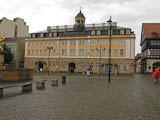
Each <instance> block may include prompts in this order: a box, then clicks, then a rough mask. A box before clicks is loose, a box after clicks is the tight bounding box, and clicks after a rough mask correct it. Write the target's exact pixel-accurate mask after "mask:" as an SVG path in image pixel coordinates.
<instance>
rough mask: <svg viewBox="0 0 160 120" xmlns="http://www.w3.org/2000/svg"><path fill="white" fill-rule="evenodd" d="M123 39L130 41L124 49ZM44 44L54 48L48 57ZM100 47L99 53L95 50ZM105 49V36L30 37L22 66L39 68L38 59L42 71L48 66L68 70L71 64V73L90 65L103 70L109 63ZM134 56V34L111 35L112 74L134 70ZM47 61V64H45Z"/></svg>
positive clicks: (106, 46) (107, 46) (37, 69)
mask: <svg viewBox="0 0 160 120" xmlns="http://www.w3.org/2000/svg"><path fill="white" fill-rule="evenodd" d="M55 41H56V43H55ZM64 41H65V42H64ZM126 41H129V42H128V43H129V46H130V47H129V49H127V48H126V47H127V44H126ZM71 42H72V43H71ZM47 47H53V49H51V52H50V56H49V50H48V49H46V48H47ZM100 49H101V52H100V51H99V52H98V53H97V51H98V50H100ZM121 50H122V51H123V54H122V51H121ZM37 51H38V52H37ZM108 51H109V36H108V35H99V36H86V37H85V36H84V37H80V36H79V37H47V38H30V39H27V40H26V45H25V67H28V68H32V69H34V70H35V71H39V62H41V64H43V69H42V71H44V72H47V71H48V67H49V70H50V71H51V72H56V71H65V72H69V71H70V67H71V66H70V65H71V64H72V63H73V64H74V65H75V68H74V72H84V71H86V70H87V67H88V66H90V65H92V66H93V72H94V73H106V72H108V71H107V69H108V66H107V64H108V63H109V62H108V59H109V54H108ZM127 51H129V53H128V54H129V56H126V52H127ZM120 53H121V54H120ZM134 55H135V35H112V43H111V64H112V69H113V70H112V73H114V74H131V73H133V72H134ZM49 61H50V65H49V66H48V62H49ZM73 64H72V65H73ZM100 64H101V66H100Z"/></svg>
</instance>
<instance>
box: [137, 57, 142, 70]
mask: <svg viewBox="0 0 160 120" xmlns="http://www.w3.org/2000/svg"><path fill="white" fill-rule="evenodd" d="M141 72H142V71H141V59H139V60H137V61H136V73H141Z"/></svg>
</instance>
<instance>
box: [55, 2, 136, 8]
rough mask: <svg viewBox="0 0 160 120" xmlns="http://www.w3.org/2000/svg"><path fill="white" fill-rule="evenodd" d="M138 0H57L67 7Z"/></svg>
mask: <svg viewBox="0 0 160 120" xmlns="http://www.w3.org/2000/svg"><path fill="white" fill-rule="evenodd" d="M135 1H137V0H65V1H64V0H56V3H57V5H59V6H62V7H63V8H66V9H76V8H77V6H82V7H83V6H86V7H92V8H93V7H95V8H96V7H97V6H99V5H103V4H106V6H107V5H109V4H112V3H118V4H125V3H130V2H135Z"/></svg>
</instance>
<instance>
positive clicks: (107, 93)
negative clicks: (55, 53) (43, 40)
mask: <svg viewBox="0 0 160 120" xmlns="http://www.w3.org/2000/svg"><path fill="white" fill-rule="evenodd" d="M53 78H58V79H59V80H60V77H58V76H56V77H53V76H37V75H36V76H34V81H33V82H34V83H33V91H32V92H31V93H25V94H24V93H21V87H17V88H10V89H5V90H4V97H3V98H2V99H0V120H160V81H159V84H158V85H155V84H154V83H153V79H152V78H151V75H139V74H137V75H134V76H132V77H127V76H119V77H112V78H111V83H110V84H108V79H107V78H105V77H104V76H103V77H86V76H78V77H77V76H71V77H70V76H67V81H66V85H62V84H61V80H60V81H59V85H58V87H53V86H51V80H52V79H53ZM40 79H46V80H47V81H45V82H46V87H45V89H44V90H37V89H36V87H35V86H36V85H35V83H36V81H37V80H40Z"/></svg>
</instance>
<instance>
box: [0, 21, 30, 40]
mask: <svg viewBox="0 0 160 120" xmlns="http://www.w3.org/2000/svg"><path fill="white" fill-rule="evenodd" d="M28 31H29V27H28V26H27V25H26V23H25V22H24V20H23V19H21V18H15V19H14V20H13V21H12V20H8V19H7V18H2V22H1V23H0V37H5V38H8V37H28V36H29V34H28Z"/></svg>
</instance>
